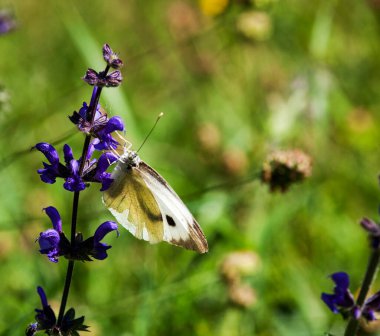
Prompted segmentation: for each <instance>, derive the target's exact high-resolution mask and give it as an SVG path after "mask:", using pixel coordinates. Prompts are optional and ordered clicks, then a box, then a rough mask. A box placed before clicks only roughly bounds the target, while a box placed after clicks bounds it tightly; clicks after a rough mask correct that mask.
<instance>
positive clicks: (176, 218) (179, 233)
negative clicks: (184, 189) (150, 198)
mask: <svg viewBox="0 0 380 336" xmlns="http://www.w3.org/2000/svg"><path fill="white" fill-rule="evenodd" d="M136 169H137V170H139V171H140V173H141V175H142V177H143V179H144V182H145V183H146V184H147V186H148V187H149V189H150V191H151V192H152V193H153V195H154V197H155V199H156V201H157V204H158V206H159V208H160V210H161V213H162V218H163V221H164V238H163V240H165V241H167V242H169V243H171V244H174V245H178V246H182V247H185V248H187V249H190V250H194V251H197V252H200V253H205V252H207V250H208V246H207V241H206V238H205V236H204V234H203V232H202V230H201V228H200V226H199V225H198V223H197V221H196V220H195V219H194V217H193V215H192V214H191V213H190V211H189V209H188V208H187V207H186V205H185V204H184V203H183V202H182V201H181V199H180V198H179V197H178V195H177V194H176V193H175V191H174V190H173V189H172V188H171V187H170V186H169V184H168V183H167V182H166V181H165V180H164V178H163V177H162V176H161V175H160V174H158V173H157V172H156V171H155V170H154V169H153V168H152V167H150V166H149V165H147V164H146V163H145V162H143V161H141V162H140V163H139V166H138V168H136Z"/></svg>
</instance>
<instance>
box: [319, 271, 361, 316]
mask: <svg viewBox="0 0 380 336" xmlns="http://www.w3.org/2000/svg"><path fill="white" fill-rule="evenodd" d="M330 277H331V279H332V280H333V281H334V283H335V287H334V294H326V293H322V296H321V299H322V300H323V301H324V303H326V305H327V306H328V307H329V308H330V310H331V311H332V312H333V313H335V314H338V313H339V312H340V311H341V310H347V309H352V308H353V306H354V304H355V301H354V297H353V295H352V294H351V292H350V290H349V288H348V287H349V285H350V279H349V277H348V274H347V273H344V272H337V273H334V274H331V276H330Z"/></svg>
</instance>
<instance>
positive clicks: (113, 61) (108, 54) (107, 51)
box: [103, 44, 123, 69]
mask: <svg viewBox="0 0 380 336" xmlns="http://www.w3.org/2000/svg"><path fill="white" fill-rule="evenodd" d="M103 58H104V60H105V61H106V63H107V64H108V65H109V66H110V67H111V68H114V69H120V68H121V67H122V66H123V61H122V60H121V59H120V58H119V56H118V55H117V54H116V53H114V52H113V50H112V49H111V47H110V46H109V45H108V44H105V45H104V46H103Z"/></svg>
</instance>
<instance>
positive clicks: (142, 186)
mask: <svg viewBox="0 0 380 336" xmlns="http://www.w3.org/2000/svg"><path fill="white" fill-rule="evenodd" d="M113 178H114V183H112V185H111V187H110V188H109V189H108V190H106V191H105V192H104V194H103V202H104V204H105V205H106V206H107V208H108V209H109V210H110V211H111V213H112V214H113V215H114V216H115V218H116V219H117V221H118V222H119V223H120V224H121V225H123V226H124V227H125V228H126V229H127V230H128V231H130V232H131V233H132V234H133V235H134V236H136V237H137V238H139V239H144V240H147V241H150V242H151V243H157V242H160V241H162V240H163V237H164V228H163V225H164V223H163V219H162V216H161V211H160V208H159V207H158V204H157V202H156V200H155V198H154V196H153V194H152V192H151V191H150V190H149V188H148V187H147V185H146V183H145V182H144V180H143V178H142V177H141V175H140V174H139V172H138V171H137V170H136V169H134V168H128V167H126V164H125V163H122V162H119V163H118V167H116V168H115V171H114V174H113Z"/></svg>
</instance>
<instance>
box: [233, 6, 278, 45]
mask: <svg viewBox="0 0 380 336" xmlns="http://www.w3.org/2000/svg"><path fill="white" fill-rule="evenodd" d="M236 28H237V30H238V31H239V32H240V33H242V34H243V35H244V36H245V37H247V38H249V39H252V40H256V41H264V40H267V39H268V38H269V37H270V35H271V33H272V21H271V18H270V16H269V15H268V14H267V13H265V12H259V11H250V12H245V13H242V14H240V15H239V17H238V19H237V22H236Z"/></svg>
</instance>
